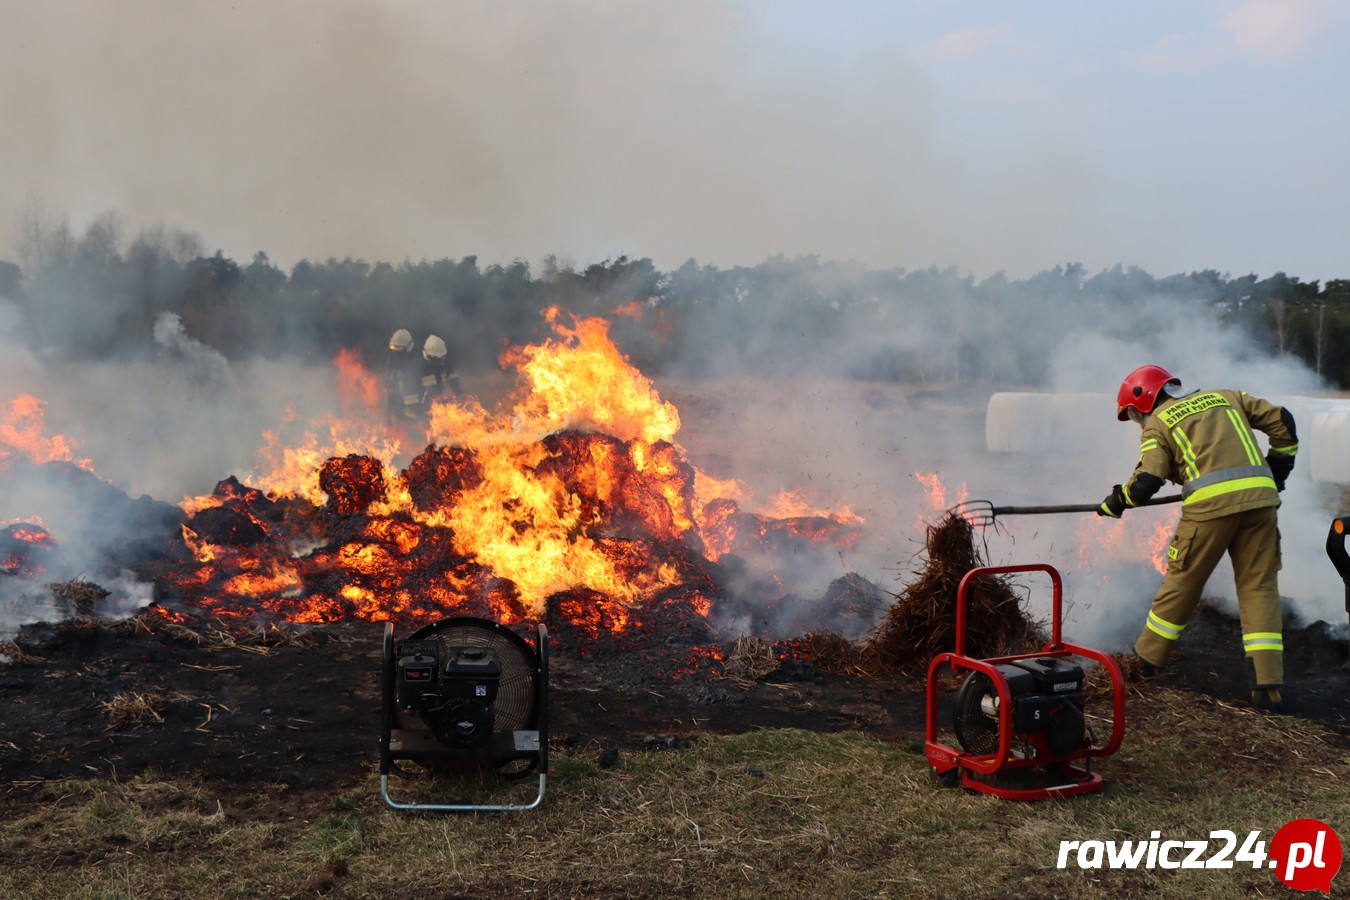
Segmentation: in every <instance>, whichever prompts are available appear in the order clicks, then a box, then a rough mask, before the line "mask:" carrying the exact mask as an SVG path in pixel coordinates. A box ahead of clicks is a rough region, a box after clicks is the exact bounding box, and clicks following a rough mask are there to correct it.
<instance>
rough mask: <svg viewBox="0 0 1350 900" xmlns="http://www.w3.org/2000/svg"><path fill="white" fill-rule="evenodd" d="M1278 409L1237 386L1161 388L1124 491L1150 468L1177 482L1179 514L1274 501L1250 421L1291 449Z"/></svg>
mask: <svg viewBox="0 0 1350 900" xmlns="http://www.w3.org/2000/svg"><path fill="white" fill-rule="evenodd" d="M1280 412H1281V411H1280V407H1278V406H1276V405H1274V404H1272V403H1268V402H1267V401H1265V400H1262V399H1261V398H1259V397H1253V396H1252V395H1250V394H1246V393H1243V392H1241V391H1230V390H1218V391H1197V392H1193V393H1190V394H1187V395H1186V396H1184V397H1168V396H1164V397H1163V398H1162V399H1161V400H1159V402H1158V405H1157V407H1155V408H1154V410H1153V413H1152V414H1151V415H1149V417H1148V419H1147V420H1145V422H1144V430H1143V434H1142V435H1141V437H1140V444H1139V462H1138V463H1137V464H1136V465H1135V470H1134V475H1133V476H1132V477H1131V479H1130V481H1129V483H1128V484H1127V485H1126V487H1125V493H1126V496H1127V497H1129V496H1132V493H1131V491H1132V489H1135V488H1137V487H1139V486H1140V485H1138V484H1137V482H1138V480H1139V478H1140V476H1141V475H1145V476H1148V475H1151V476H1155V477H1156V478H1160V479H1166V480H1169V481H1173V482H1175V483H1177V484H1180V485H1181V496H1182V501H1181V503H1182V508H1183V510H1184V512H1185V514H1186V515H1187V516H1189V517H1190V518H1192V519H1196V520H1200V521H1203V520H1205V519H1213V518H1217V517H1219V516H1227V515H1232V514H1233V513H1239V512H1243V511H1245V510H1249V509H1258V508H1260V507H1263V506H1279V505H1280V495H1279V491H1278V490H1277V489H1276V487H1275V479H1274V477H1273V476H1272V475H1271V471H1270V467H1269V466H1267V465H1266V461H1265V457H1264V456H1262V454H1261V448H1260V446H1259V445H1258V444H1257V442H1256V435H1255V434H1254V433H1253V431H1252V429H1253V428H1255V429H1257V430H1259V431H1261V432H1263V433H1265V434H1266V436H1267V437H1268V438H1269V440H1270V446H1271V449H1273V450H1275V451H1276V452H1281V453H1289V454H1292V453H1294V452H1295V451H1297V449H1298V444H1297V443H1296V438H1295V436H1294V435H1293V434H1292V433H1291V432H1290V430H1289V428H1288V427H1287V426H1286V425H1285V421H1284V418H1283V416H1281V414H1280ZM1149 480H1150V479H1148V478H1145V483H1147V482H1148V481H1149ZM1154 483H1155V484H1156V483H1157V482H1156V481H1155V482H1154ZM1155 489H1156V488H1155Z"/></svg>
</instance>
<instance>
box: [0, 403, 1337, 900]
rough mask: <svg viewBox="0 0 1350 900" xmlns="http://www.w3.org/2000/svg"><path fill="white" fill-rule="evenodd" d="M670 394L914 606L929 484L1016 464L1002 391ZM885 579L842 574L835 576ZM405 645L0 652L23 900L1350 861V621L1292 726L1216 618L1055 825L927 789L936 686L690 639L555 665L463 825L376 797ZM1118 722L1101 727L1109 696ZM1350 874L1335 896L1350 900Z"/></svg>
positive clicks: (1186, 886) (53, 644)
mask: <svg viewBox="0 0 1350 900" xmlns="http://www.w3.org/2000/svg"><path fill="white" fill-rule="evenodd" d="M749 395H754V396H756V397H757V398H758V400H759V402H757V403H749V402H747V396H749ZM668 396H669V397H670V398H672V399H673V401H674V402H676V403H677V405H678V406H679V408H680V410H681V414H682V417H683V419H684V421H685V423H686V430H685V432H684V433H683V439H684V441H685V447H686V449H687V450H688V453H689V457H690V459H691V461H692V462H693V463H694V464H695V465H697V466H700V467H701V468H703V469H706V470H707V471H708V472H709V474H711V475H712V476H714V477H717V478H737V479H739V480H741V481H742V482H744V483H745V484H746V486H747V490H748V491H749V492H750V494H752V495H754V496H758V497H760V498H762V499H765V500H768V499H770V498H771V495H772V494H773V493H774V491H775V490H777V489H783V488H794V489H797V490H799V492H800V493H799V494H798V495H797V497H796V499H795V502H799V503H805V504H807V505H810V506H834V505H837V504H846V505H848V506H849V507H850V508H851V509H853V510H854V511H855V513H857V514H858V515H860V516H861V517H862V518H863V519H864V520H866V521H867V522H868V524H869V526H871V527H873V528H876V529H878V530H880V531H882V532H884V535H883V538H882V539H880V540H878V541H877V542H876V546H874V547H873V548H872V552H873V556H874V558H876V559H881V560H883V561H884V565H885V567H882V568H878V569H869V570H866V574H867V576H868V577H870V578H872V579H873V580H874V581H875V582H876V583H878V584H881V586H882V587H884V588H886V589H887V590H891V591H896V592H898V591H899V590H900V589H901V587H902V586H903V584H904V582H905V579H906V578H907V577H910V576H911V575H912V570H911V566H912V565H913V556H914V553H915V551H916V548H917V547H918V546H921V542H922V527H923V523H924V521H925V520H928V521H931V519H932V517H933V515H934V510H933V508H932V507H925V506H923V505H922V504H923V503H924V502H925V496H924V491H923V490H921V489H920V487H919V486H918V485H917V484H916V483H915V480H914V477H913V475H914V472H915V471H916V470H929V471H934V470H936V469H938V468H939V467H941V468H944V469H945V470H946V471H947V472H948V473H949V474H951V475H952V476H954V477H955V478H959V479H964V478H967V477H970V475H968V471H969V472H977V471H978V472H988V471H990V470H991V469H990V466H991V464H989V463H988V461H979V460H978V453H977V452H975V450H974V449H973V446H972V445H973V444H974V443H975V441H976V438H975V435H977V434H978V428H979V422H980V409H981V405H980V398H979V397H978V396H977V395H976V394H971V395H967V394H965V393H963V392H950V391H948V392H941V391H932V392H926V391H904V392H900V391H892V390H888V389H883V388H881V387H873V388H866V387H862V388H858V387H856V386H855V387H853V388H849V387H848V386H844V385H826V386H816V387H814V388H812V389H810V390H801V391H797V392H790V391H781V389H780V392H778V393H775V392H774V389H773V388H772V386H769V385H746V384H742V385H738V386H731V385H728V386H723V387H722V388H720V389H718V390H708V389H706V386H705V387H702V388H700V389H699V390H697V391H696V390H695V389H694V388H693V387H691V386H689V385H675V386H671V389H670V390H669V392H668ZM934 423H945V424H946V425H947V426H949V428H950V430H949V431H948V432H947V433H946V434H945V435H944V436H943V437H944V439H942V440H938V439H935V436H937V435H939V431H938V429H937V428H936V426H935V424H934ZM954 446H959V447H960V448H961V452H959V453H958V452H956V451H955V450H953V449H952V448H953V447H954ZM963 459H969V460H972V461H973V462H971V463H970V466H971V468H970V469H969V470H967V469H966V468H964V467H963V464H962V460H963ZM1000 465H1002V466H1003V467H1004V468H1015V467H1016V466H1015V465H1013V464H1010V463H1007V462H1004V463H1001V464H1000ZM225 474H228V473H222V477H223V476H224V475H225ZM1061 474H1063V473H1061ZM1107 478H1108V480H1109V476H1107ZM1065 488H1066V484H1064V483H1059V484H1052V485H1047V490H1050V489H1054V490H1064V489H1065ZM949 499H954V498H949ZM747 502H749V501H747ZM1029 542H1030V541H1029V539H1028V541H1027V543H1029ZM1024 546H1025V543H1024ZM1031 546H1032V547H1034V546H1035V544H1031ZM864 562H865V561H864V560H862V559H860V558H848V559H844V558H842V557H841V559H840V560H839V571H836V572H831V573H824V577H825V578H826V579H827V580H828V579H829V578H831V577H838V576H840V575H842V574H844V573H845V572H848V571H852V570H853V569H855V568H857V569H862V566H863V564H864ZM1322 564H1324V565H1328V566H1329V563H1327V562H1326V561H1325V558H1323V559H1322ZM807 596H818V595H812V594H807ZM1134 599H1135V601H1136V602H1137V603H1138V604H1141V605H1140V606H1139V608H1140V609H1144V608H1146V607H1147V599H1148V597H1147V595H1146V594H1145V595H1142V596H1139V597H1137V598H1134ZM1126 618H1129V619H1130V625H1131V627H1133V628H1135V629H1137V627H1138V622H1137V620H1136V619H1135V618H1134V617H1133V615H1131V616H1127V617H1126ZM760 624H764V623H760ZM770 624H772V623H770ZM1336 625H1343V620H1342V621H1340V622H1337V623H1336ZM381 628H382V626H381V625H380V623H375V622H360V621H354V622H339V623H333V624H329V625H323V626H317V627H308V628H290V627H266V628H264V627H260V628H258V629H257V630H255V631H252V632H247V633H240V632H239V631H237V630H235V631H229V630H225V629H222V628H219V627H218V626H217V625H216V624H214V623H213V622H212V621H211V620H210V619H208V618H206V617H200V618H196V619H193V620H190V621H187V622H186V623H179V624H174V625H169V624H168V623H166V622H165V621H163V620H162V619H159V618H156V617H155V616H154V615H153V614H142V615H139V616H134V617H132V618H129V619H120V620H106V619H75V620H71V621H68V622H64V623H61V624H58V625H40V626H32V627H30V628H28V629H26V630H25V631H24V633H23V634H22V635H21V636H20V638H19V640H18V641H17V642H15V643H10V644H5V645H0V656H3V657H4V658H5V662H4V663H0V721H2V722H4V732H3V733H2V734H0V782H2V783H3V788H0V810H3V813H4V815H3V816H2V817H0V859H3V860H4V861H5V865H4V866H2V867H0V896H5V897H34V898H44V897H52V898H55V897H61V898H72V897H74V898H122V897H126V898H132V897H135V898H156V897H165V898H168V897H175V898H176V897H212V898H215V897H241V898H243V897H247V898H253V897H304V896H320V895H322V896H329V897H353V898H355V897H361V898H366V897H379V896H391V897H395V896H397V897H404V896H417V897H446V898H449V897H461V896H503V897H516V896H520V897H602V898H608V897H634V898H638V897H658V896H659V897H665V896H685V897H718V898H720V897H769V896H789V897H797V896H802V897H816V896H826V897H855V896H856V897H875V896H888V897H933V898H937V897H947V896H952V895H960V896H963V897H968V898H1002V897H1029V896H1035V897H1072V898H1079V897H1081V898H1096V897H1101V898H1107V897H1188V898H1190V897H1261V896H1267V897H1277V896H1288V895H1289V894H1290V891H1289V890H1288V889H1287V888H1286V887H1285V886H1284V885H1283V884H1282V883H1281V882H1280V880H1279V879H1278V878H1277V876H1276V873H1275V872H1273V871H1272V870H1270V869H1269V868H1266V867H1259V868H1257V867H1253V866H1252V865H1251V864H1250V863H1248V862H1245V861H1244V862H1239V863H1238V864H1237V865H1236V866H1235V867H1233V868H1227V869H1225V868H1210V869H1183V870H1163V869H1160V868H1152V869H1148V868H1137V869H1135V870H1109V869H1100V868H1099V869H1086V870H1085V869H1080V868H1079V867H1078V865H1077V862H1076V859H1077V857H1073V856H1070V857H1069V864H1068V865H1067V866H1066V867H1065V868H1059V867H1058V865H1057V863H1058V861H1059V859H1060V855H1061V850H1060V846H1061V842H1063V841H1093V840H1096V841H1127V840H1129V841H1145V840H1149V839H1150V837H1151V836H1152V835H1153V834H1154V833H1155V832H1156V833H1158V835H1160V839H1162V840H1167V839H1175V840H1182V841H1199V840H1209V839H1210V836H1211V832H1216V831H1223V830H1226V831H1231V832H1233V833H1235V834H1236V835H1238V836H1239V837H1240V838H1245V837H1246V836H1247V835H1248V834H1249V833H1251V832H1259V833H1260V840H1262V841H1264V842H1267V844H1269V842H1270V841H1271V840H1272V838H1273V837H1274V835H1275V833H1276V831H1277V830H1278V829H1279V828H1280V827H1281V826H1282V825H1284V824H1285V823H1287V822H1289V821H1290V820H1292V819H1297V818H1301V817H1308V818H1316V819H1320V820H1322V821H1323V822H1326V823H1327V824H1329V825H1331V826H1332V827H1333V828H1335V829H1336V830H1337V832H1338V833H1339V834H1340V835H1341V836H1342V841H1344V840H1345V839H1346V838H1347V837H1350V761H1348V760H1350V754H1347V750H1350V666H1348V665H1347V654H1346V646H1345V640H1344V638H1343V636H1342V633H1341V632H1337V631H1335V629H1334V628H1332V629H1328V627H1327V625H1325V624H1323V623H1317V622H1313V623H1304V622H1300V621H1297V620H1295V619H1291V622H1290V626H1289V628H1288V629H1287V633H1286V638H1287V641H1288V644H1289V653H1288V663H1287V665H1288V668H1289V683H1290V687H1291V690H1290V694H1291V705H1292V708H1293V711H1294V713H1295V715H1292V716H1287V717H1275V716H1269V715H1264V714H1260V713H1256V712H1254V711H1252V710H1251V709H1250V708H1248V707H1247V705H1246V704H1245V703H1244V702H1243V701H1244V695H1245V690H1246V684H1245V676H1244V673H1243V671H1242V660H1241V650H1240V647H1241V642H1240V637H1239V628H1238V625H1237V623H1236V621H1235V620H1234V619H1233V618H1232V617H1231V616H1230V615H1229V614H1227V612H1225V610H1224V609H1223V607H1222V604H1219V603H1210V602H1207V603H1206V604H1205V606H1204V607H1202V609H1201V611H1200V613H1199V614H1198V615H1197V617H1196V619H1195V620H1194V622H1193V623H1192V625H1191V627H1190V629H1188V631H1187V633H1186V635H1185V638H1184V640H1183V642H1182V644H1181V647H1180V649H1179V652H1178V654H1177V655H1176V657H1175V658H1174V661H1173V663H1174V664H1173V665H1172V666H1171V667H1169V669H1168V671H1167V672H1166V673H1165V674H1164V675H1163V676H1161V677H1160V678H1158V679H1155V680H1152V681H1148V682H1142V683H1137V682H1131V683H1130V684H1129V685H1128V687H1127V689H1126V702H1127V715H1126V721H1127V726H1126V736H1125V741H1124V744H1123V746H1122V748H1121V750H1120V751H1119V752H1118V753H1116V754H1115V755H1113V756H1111V757H1108V758H1105V759H1101V760H1096V761H1094V763H1093V765H1094V769H1095V770H1096V771H1098V772H1100V773H1101V774H1102V776H1103V777H1104V779H1105V786H1104V788H1103V790H1102V791H1100V792H1098V793H1095V794H1091V795H1086V796H1080V797H1076V798H1068V799H1054V800H1045V801H1039V802H1035V803H1016V802H1009V801H1004V800H1000V799H997V798H993V797H990V796H986V795H983V794H978V793H972V792H969V791H965V790H962V789H960V788H945V787H942V786H941V785H939V784H938V783H937V782H936V781H935V780H934V779H933V778H932V777H931V773H930V772H929V768H928V764H927V761H926V758H925V756H924V754H923V736H924V725H925V713H924V706H923V691H924V686H925V684H924V681H923V678H922V676H913V675H893V676H885V677H877V676H868V675H863V674H861V673H857V672H848V671H843V672H840V671H827V670H826V669H825V668H822V667H821V666H817V665H812V664H811V663H810V662H803V661H799V660H793V659H787V660H782V661H780V662H778V663H777V664H776V665H774V666H770V667H765V669H763V670H759V671H754V672H747V671H745V670H743V669H738V668H737V667H736V666H734V665H732V664H730V663H729V662H727V661H726V660H723V661H721V662H716V661H713V662H710V661H708V660H706V659H704V660H703V661H701V662H697V663H695V662H692V661H691V658H690V657H689V654H688V652H687V651H688V650H689V648H687V647H682V646H680V645H678V644H674V643H672V644H668V645H664V646H657V647H648V648H646V649H645V650H644V652H642V653H637V652H632V653H626V654H625V653H611V654H608V655H606V654H596V655H582V654H578V653H574V652H559V653H558V654H557V655H556V656H555V658H554V659H553V663H552V671H551V685H550V690H551V698H550V708H549V725H550V730H551V741H550V748H551V759H550V762H551V767H550V776H549V781H548V789H547V794H546V796H545V799H544V801H543V802H542V804H541V805H540V806H539V808H538V809H535V810H531V811H522V812H510V813H468V814H442V815H431V814H410V813H403V812H396V811H393V810H390V809H388V808H387V807H386V806H385V805H384V804H383V802H382V801H381V799H380V796H379V779H378V775H377V759H378V752H377V737H378V734H379V723H380V715H381V702H380V690H379V684H380V667H381V644H380V635H381ZM780 636H783V635H780ZM728 647H729V644H724V647H723V649H724V650H725V649H727V648H728ZM1107 649H1111V650H1114V649H1117V648H1115V647H1110V648H1107ZM916 662H917V664H918V670H919V671H922V668H923V665H924V664H925V663H926V660H918V661H916ZM1090 699H1091V700H1092V703H1091V704H1090V706H1089V714H1090V715H1092V716H1094V717H1097V718H1098V719H1100V718H1101V717H1102V716H1103V715H1104V714H1105V712H1106V709H1105V708H1109V705H1108V704H1106V703H1105V701H1104V697H1103V696H1102V695H1101V694H1100V693H1098V694H1097V695H1095V696H1093V697H1092V698H1090ZM945 721H946V720H945V719H944V723H943V727H944V730H945ZM1094 727H1099V728H1100V727H1105V726H1104V724H1103V723H1101V722H1097V723H1096V725H1094ZM395 787H396V788H397V789H398V791H400V792H405V791H406V792H411V793H412V795H414V796H417V797H423V798H426V799H429V800H437V799H441V800H445V799H449V800H455V799H463V798H465V797H481V798H493V799H509V798H519V797H521V796H525V797H529V796H531V795H532V794H533V789H534V783H533V782H531V783H530V784H528V785H525V784H511V783H499V782H497V781H494V780H492V779H488V780H485V781H480V780H478V779H465V778H448V779H434V778H429V777H422V776H420V775H419V776H417V777H415V778H413V779H412V780H411V781H409V782H403V781H397V782H396V784H395ZM1220 844H1221V840H1220V839H1219V838H1217V837H1216V838H1215V839H1214V840H1213V841H1211V842H1210V847H1209V852H1208V853H1207V854H1206V855H1207V856H1208V857H1212V856H1213V855H1214V853H1215V852H1217V850H1218V849H1219V846H1220ZM1346 878H1347V876H1345V875H1342V876H1340V877H1338V878H1337V879H1336V880H1335V881H1333V882H1332V888H1333V890H1332V894H1333V896H1350V890H1347V889H1346V885H1347V884H1350V881H1346Z"/></svg>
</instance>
